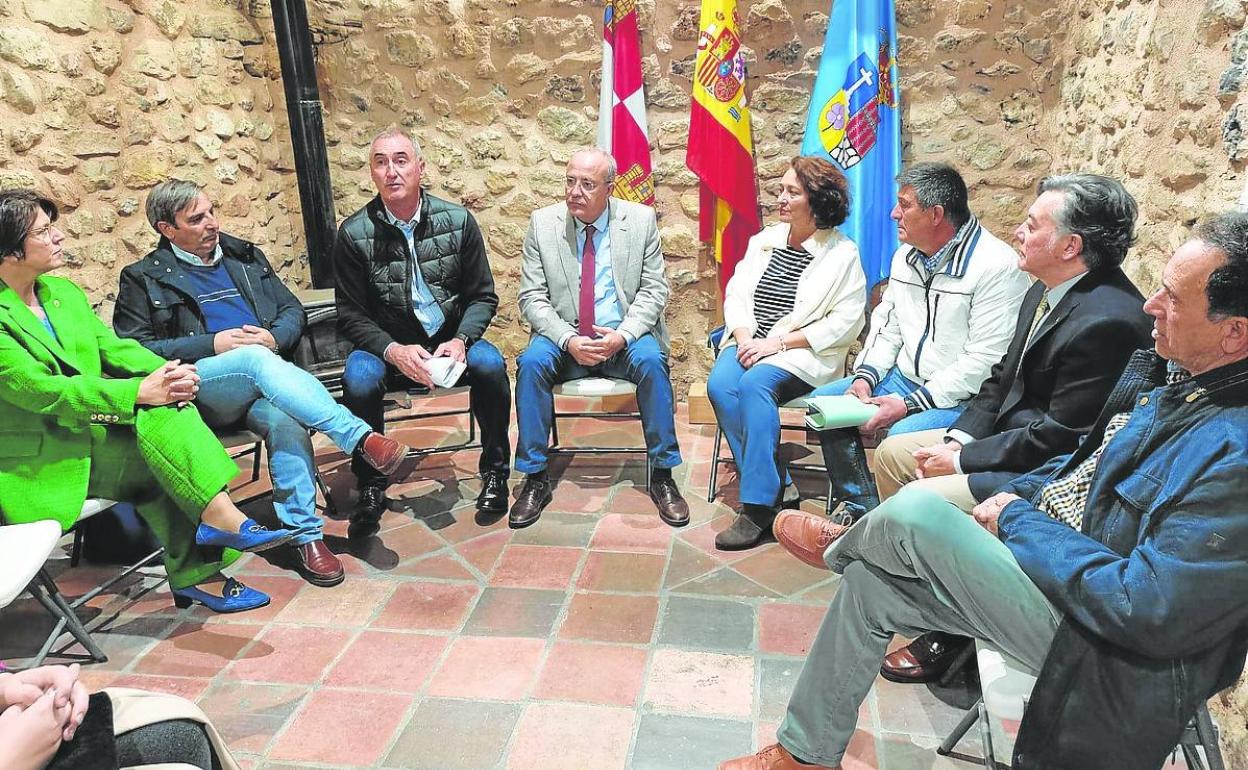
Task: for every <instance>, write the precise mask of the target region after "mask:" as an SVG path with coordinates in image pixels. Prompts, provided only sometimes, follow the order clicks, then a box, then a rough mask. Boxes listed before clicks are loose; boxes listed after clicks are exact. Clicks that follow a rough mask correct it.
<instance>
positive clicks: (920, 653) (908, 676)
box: [880, 631, 974, 684]
mask: <svg viewBox="0 0 1248 770" xmlns="http://www.w3.org/2000/svg"><path fill="white" fill-rule="evenodd" d="M968 644H974V640H973V639H968V638H967V637H965V636H957V635H955V634H946V633H943V632H940V631H929V632H927V633H926V634H923V635H922V636H920V637H919V638H918V639H915V640H914V641H913V642H911V643H910V644H908V645H906V646H905V647H902V648H901V649H900V650H897V651H896V652H890V653H889V654H888V655H885V656H884V663H883V665H881V666H880V676H882V677H884V678H885V679H887V680H888V681H890V682H900V683H902V684H925V683H927V682H935V681H937V680H939V679H940V678H941V677H942V676H944V675H945V673H946V672H948V671H949V669H950V667H952V666H953V664H954V663H955V662H956V661H957V660H958V658H959V656H961V654H962V652H963V651H964V650H965V649H966V646H967V645H968Z"/></svg>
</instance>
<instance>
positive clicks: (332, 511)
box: [217, 428, 338, 516]
mask: <svg viewBox="0 0 1248 770" xmlns="http://www.w3.org/2000/svg"><path fill="white" fill-rule="evenodd" d="M315 432H316V431H314V430H312V429H310V428H309V429H308V433H309V434H313V433H315ZM217 438H219V439H220V440H221V443H222V444H223V445H224V446H225V447H226V449H227V450H229V452H230V457H231V458H233V459H235V460H237V459H238V458H240V457H246V456H247V455H251V456H252V458H253V459H252V463H251V479H249V480H248V483H251V482H254V481H257V480H259V478H260V454H261V452H262V451H263V448H264V439H262V438H261V437H260V436H259V435H258V434H256V433H254V432H252V431H250V430H247V429H246V428H239V429H237V430H230V431H220V432H218V433H217ZM239 445H241V446H242V447H243V448H242V449H237V448H231V447H237V446H239ZM314 460H315V458H314ZM312 481H314V482H315V483H316V488H317V489H318V490H319V491H320V493H321V497H322V498H323V499H324V500H325V503H324V505H321V506H318V507H319V508H321V509H322V510H324V511H325V513H326V514H327V515H329V516H335V515H337V513H338V506H337V505H336V504H335V503H334V498H332V497H330V495H329V487H328V486H326V484H325V479H323V478H321V469H320V467H319V466H318V465H317V464H316V463H315V461H314V462H313V463H312ZM269 494H272V490H271V489H270V490H268V491H266V492H257V493H256V494H253V495H249V496H247V497H245V498H243V499H242V500H235V501H234V502H235V504H237V505H246V504H247V503H250V502H252V501H253V500H259V499H260V498H262V497H264V496H265V495H269Z"/></svg>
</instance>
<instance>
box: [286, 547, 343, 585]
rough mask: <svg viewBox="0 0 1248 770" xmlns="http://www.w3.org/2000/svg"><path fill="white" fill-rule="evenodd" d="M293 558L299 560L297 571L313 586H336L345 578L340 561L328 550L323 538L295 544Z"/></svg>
mask: <svg viewBox="0 0 1248 770" xmlns="http://www.w3.org/2000/svg"><path fill="white" fill-rule="evenodd" d="M295 558H296V559H297V560H298V562H299V571H300V572H301V573H303V576H304V577H305V578H306V579H307V581H308V582H309V583H311V584H312V585H314V586H322V587H325V588H328V587H329V586H336V585H338V584H339V583H341V582H342V581H343V579H344V578H346V573H345V572H343V569H342V562H340V561H338V557H337V556H335V555H334V552H333V551H331V550H329V546H327V545H325V541H324V540H313V541H312V542H310V543H304V544H303V545H299V546H295Z"/></svg>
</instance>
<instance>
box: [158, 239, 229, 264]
mask: <svg viewBox="0 0 1248 770" xmlns="http://www.w3.org/2000/svg"><path fill="white" fill-rule="evenodd" d="M169 248H171V249H173V256H175V257H177V258H178V259H180V260H181V261H183V262H185V263H186V264H188V265H194V266H195V267H213V266H215V265H216V264H217V263H218V262H220V261H221V257H222V256H223V255H222V253H221V241H219V240H218V241H217V248H215V249H213V252H212V259H210V260H208V261H207V262H205V261H204V260H202V259H200V258H199V257H198V256H196V255H195V254H192V253H191V252H189V251H186V250H185V249H180V248H178V247H177V246H176V245H175V244H174V242H173V241H169Z"/></svg>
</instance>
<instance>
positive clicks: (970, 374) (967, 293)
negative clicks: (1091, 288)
mask: <svg viewBox="0 0 1248 770" xmlns="http://www.w3.org/2000/svg"><path fill="white" fill-rule="evenodd" d="M897 184H898V186H899V188H900V189H899V190H898V192H897V205H896V206H895V207H894V208H893V212H892V218H893V219H894V220H895V221H896V222H897V236H898V238H899V239H900V240H901V246H900V247H899V248H898V249H897V251H896V252H895V253H894V254H893V260H892V267H891V269H890V271H889V281H888V288H886V289H885V290H884V296H883V298H882V299H881V300H880V303H879V305H877V306H876V308H875V310H874V311H873V312H872V314H871V329H870V332H869V333H868V335H867V340H866V343H865V344H864V346H863V349H862V353H860V354H859V355H858V359H857V361H856V362H855V365H854V371H853V373H852V374H851V375H850V376H848V377H846V378H844V379H841V380H838V381H836V382H833V383H829V384H828V385H824V386H823V387H821V388H818V389H816V390H815V392H814V394H813V395H814V396H824V395H836V394H843V393H848V394H850V395H852V396H855V397H856V398H858V399H859V400H860V401H864V402H867V403H871V404H875V405H876V406H878V407H879V410H878V411H877V412H876V413H875V416H874V417H872V418H871V419H870V420H869V421H868V422H867V423H866V424H865V425H863V426H862V428H861V431H862V432H864V433H871V432H875V431H885V432H887V434H888V435H897V434H901V433H908V432H911V431H919V430H932V429H937V428H945V427H948V426H949V425H950V424H951V423H952V422H953V421H954V420H956V419H957V417H958V415H959V414H961V412H962V410H963V409H964V408H965V407H966V404H967V402H968V401H969V400H970V398H971V397H972V396H974V395H975V394H976V393H977V392H979V388H980V386H981V385H982V384H983V382H984V380H986V379H988V375H989V373H990V372H991V370H992V367H993V366H994V365H996V364H997V362H999V361H1000V360H1001V357H1002V356H1003V355H1004V354H1005V351H1006V348H1007V347H1008V346H1009V344H1010V339H1011V337H1012V336H1013V334H1014V326H1015V319H1016V317H1017V315H1018V307H1019V303H1020V302H1022V299H1023V295H1024V293H1025V292H1026V291H1027V288H1028V286H1029V285H1030V280H1029V277H1028V276H1027V274H1026V273H1024V272H1023V271H1022V270H1020V269H1019V266H1018V255H1017V254H1015V252H1014V249H1012V248H1010V246H1009V245H1008V244H1006V243H1005V242H1004V241H1002V240H1001V239H999V238H997V237H995V236H994V235H993V234H992V233H990V232H988V230H987V228H985V227H983V226H982V225H980V223H979V221H978V220H977V219H976V218H975V217H974V216H973V215H972V214H971V212H970V208H969V206H968V203H967V190H966V183H965V182H964V181H963V180H962V176H961V175H960V174H959V173H958V172H957V171H956V170H955V169H954V168H953V167H951V166H948V165H946V164H943V163H916V164H914V165H913V166H911V167H910V168H908V169H906V170H905V171H903V172H902V173H901V174H900V175H899V176H898V177H897ZM859 430H860V429H858V428H837V429H832V430H825V431H821V432H820V434H819V438H820V443H821V444H822V445H823V456H824V463H825V465H826V467H827V469H828V475H829V477H830V479H831V481H832V486H833V492H834V495H835V496H836V497H837V499H839V500H840V501H842V502H844V513H843V518H846V519H856V518H857V517H859V516H861V515H862V514H863V513H864V512H866V511H868V510H870V509H872V508H874V507H875V506H876V505H878V504H879V496H878V494H877V492H876V489H875V483H874V481H872V479H871V474H870V472H869V471H868V469H867V462H866V451H865V449H863V445H862V440H861V437H860V435H859ZM770 524H771V522H759V525H760V526H762V527H766V528H767V529H769V528H770ZM764 534H765V532H763V533H760V534H759V535H758V537H757V540H755V541H754V542H759V541H761V540H762V538H763V536H764Z"/></svg>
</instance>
